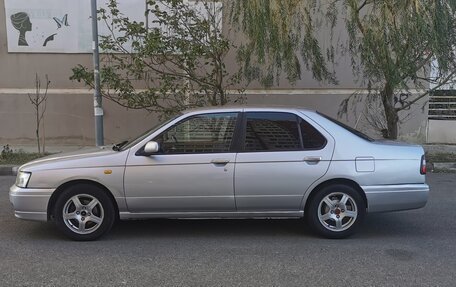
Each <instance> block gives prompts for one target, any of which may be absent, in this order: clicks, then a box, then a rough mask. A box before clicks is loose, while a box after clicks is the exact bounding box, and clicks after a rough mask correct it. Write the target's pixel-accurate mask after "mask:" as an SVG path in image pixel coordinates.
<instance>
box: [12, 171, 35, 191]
mask: <svg viewBox="0 0 456 287" xmlns="http://www.w3.org/2000/svg"><path fill="white" fill-rule="evenodd" d="M31 175H32V173H31V172H25V171H19V172H18V173H17V177H16V185H17V186H18V187H22V188H26V187H27V184H28V182H29V180H30V176H31Z"/></svg>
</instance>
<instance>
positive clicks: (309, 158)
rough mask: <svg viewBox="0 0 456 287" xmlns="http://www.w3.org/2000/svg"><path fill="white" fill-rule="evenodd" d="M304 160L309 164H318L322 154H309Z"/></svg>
mask: <svg viewBox="0 0 456 287" xmlns="http://www.w3.org/2000/svg"><path fill="white" fill-rule="evenodd" d="M304 161H305V162H307V163H308V164H317V163H319V162H320V161H321V156H307V157H305V158H304Z"/></svg>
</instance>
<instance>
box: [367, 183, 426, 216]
mask: <svg viewBox="0 0 456 287" xmlns="http://www.w3.org/2000/svg"><path fill="white" fill-rule="evenodd" d="M361 188H362V189H363V190H364V192H365V193H366V197H367V205H368V211H369V212H386V211H399V210H408V209H416V208H421V207H423V206H425V205H426V203H427V200H428V197H429V186H428V185H427V184H400V185H375V186H362V187H361Z"/></svg>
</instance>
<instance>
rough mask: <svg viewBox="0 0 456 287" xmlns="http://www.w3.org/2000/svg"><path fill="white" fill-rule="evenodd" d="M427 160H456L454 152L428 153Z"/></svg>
mask: <svg viewBox="0 0 456 287" xmlns="http://www.w3.org/2000/svg"><path fill="white" fill-rule="evenodd" d="M426 161H427V162H456V154H454V153H426Z"/></svg>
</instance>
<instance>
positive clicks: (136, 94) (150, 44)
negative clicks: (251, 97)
mask: <svg viewBox="0 0 456 287" xmlns="http://www.w3.org/2000/svg"><path fill="white" fill-rule="evenodd" d="M147 7H148V8H147V9H146V11H145V14H146V21H145V22H137V21H132V20H130V19H129V18H128V17H127V16H125V15H124V14H122V12H121V11H120V10H119V7H118V1H117V0H110V1H109V2H108V5H107V8H106V9H100V10H99V18H100V19H102V20H104V22H105V23H106V25H107V27H108V28H109V30H110V32H111V33H110V34H109V35H104V36H101V41H100V47H101V49H102V50H103V51H104V52H103V56H102V60H101V70H100V73H101V86H102V96H103V97H105V98H107V99H110V100H112V101H114V102H116V103H118V104H120V105H121V106H124V107H128V108H131V109H145V110H147V111H150V112H157V113H159V114H160V115H161V116H164V117H167V116H169V115H171V114H174V113H176V112H178V111H181V110H184V109H188V108H193V107H198V106H207V105H212V106H216V105H225V104H227V103H228V102H229V97H228V95H227V90H228V89H229V88H231V87H233V85H235V84H236V83H238V82H239V79H240V77H239V75H240V74H239V73H232V74H230V73H228V71H227V69H226V66H225V63H224V57H225V56H226V54H227V52H228V51H229V50H230V49H232V48H234V47H233V45H232V43H231V42H230V41H229V40H228V39H227V38H226V37H224V36H223V35H222V30H221V28H222V25H221V21H222V17H221V15H222V5H219V4H218V3H216V2H213V1H192V2H189V1H185V0H157V1H153V0H148V1H147ZM149 19H150V20H149ZM71 79H74V80H78V81H82V82H84V83H85V85H87V86H89V87H91V88H93V87H94V83H93V72H92V71H91V69H89V68H87V67H84V66H81V65H79V66H77V67H75V68H73V75H72V77H71ZM240 97H241V96H240V95H239V97H238V98H237V99H239V98H240ZM237 99H236V100H237Z"/></svg>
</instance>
